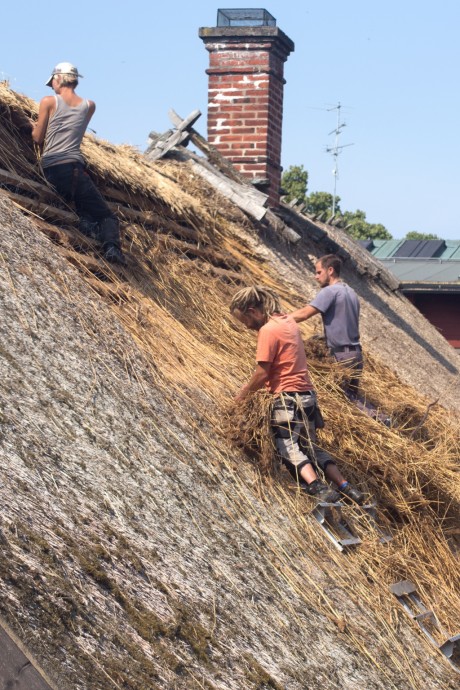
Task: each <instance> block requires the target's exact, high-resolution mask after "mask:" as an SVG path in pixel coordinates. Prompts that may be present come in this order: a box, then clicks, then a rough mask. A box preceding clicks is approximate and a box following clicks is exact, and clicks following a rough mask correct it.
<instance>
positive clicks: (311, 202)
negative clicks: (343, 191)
mask: <svg viewBox="0 0 460 690" xmlns="http://www.w3.org/2000/svg"><path fill="white" fill-rule="evenodd" d="M339 201H340V197H339V196H336V197H335V213H336V215H340V213H341V211H340V207H339ZM307 213H310V214H311V215H312V216H318V215H320V214H321V213H323V214H324V220H327V218H330V217H331V216H332V194H329V192H312V194H310V195H309V196H308V197H307Z"/></svg>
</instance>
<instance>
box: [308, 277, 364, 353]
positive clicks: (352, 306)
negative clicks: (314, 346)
mask: <svg viewBox="0 0 460 690" xmlns="http://www.w3.org/2000/svg"><path fill="white" fill-rule="evenodd" d="M310 306H311V307H315V309H318V311H319V312H321V316H322V319H323V325H324V333H325V335H326V340H327V344H328V346H329V347H332V348H334V347H341V346H344V345H359V300H358V297H357V296H356V292H355V291H354V290H353V288H351V287H350V286H349V285H347V284H346V283H343V282H342V281H340V282H338V283H334V285H326V287H323V288H321V290H320V291H319V292H318V294H317V295H316V297H315V298H314V299H313V300H312V301H311V302H310Z"/></svg>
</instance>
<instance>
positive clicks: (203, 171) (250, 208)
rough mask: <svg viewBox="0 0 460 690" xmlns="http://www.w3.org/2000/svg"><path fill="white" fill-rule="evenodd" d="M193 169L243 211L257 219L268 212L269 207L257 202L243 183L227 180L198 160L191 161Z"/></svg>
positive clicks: (260, 218)
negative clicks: (247, 191) (236, 183)
mask: <svg viewBox="0 0 460 690" xmlns="http://www.w3.org/2000/svg"><path fill="white" fill-rule="evenodd" d="M190 163H191V165H192V167H193V170H194V171H195V172H196V173H198V175H201V177H204V179H205V180H207V181H208V182H209V184H210V185H212V186H213V187H214V188H215V189H217V191H218V192H220V193H221V194H222V195H223V196H225V197H227V199H230V201H232V202H233V203H234V204H236V205H237V206H238V207H239V208H241V209H242V210H243V211H246V213H248V214H249V215H250V216H252V217H253V218H255V219H256V220H262V218H263V217H264V216H265V214H266V213H267V210H268V209H267V208H265V207H264V206H261V205H260V204H259V203H255V202H254V200H253V198H251V196H252V195H251V194H246V189H245V187H243V186H242V185H239V184H238V185H235V183H234V182H232V180H226V179H225V177H223V176H220V175H217V174H216V173H214V172H212V171H211V170H208V169H207V168H205V167H204V166H203V165H200V164H199V163H197V162H196V161H193V160H191V161H190Z"/></svg>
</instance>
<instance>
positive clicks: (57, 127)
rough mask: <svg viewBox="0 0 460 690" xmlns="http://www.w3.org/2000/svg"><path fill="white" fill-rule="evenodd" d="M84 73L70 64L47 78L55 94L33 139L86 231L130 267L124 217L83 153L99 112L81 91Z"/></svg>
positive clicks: (45, 103)
mask: <svg viewBox="0 0 460 690" xmlns="http://www.w3.org/2000/svg"><path fill="white" fill-rule="evenodd" d="M80 77H82V75H81V74H79V72H78V69H77V68H76V67H75V66H74V65H72V64H71V63H70V62H60V63H59V64H58V65H56V67H55V68H54V69H53V71H52V73H51V76H50V78H49V79H48V81H47V82H46V86H51V88H52V89H53V91H54V93H55V95H54V96H45V98H42V100H41V101H40V107H39V111H38V120H37V122H36V123H35V125H34V127H33V130H32V138H33V140H34V142H35V143H36V144H38V145H39V146H40V147H42V156H41V164H42V167H43V172H44V174H45V177H46V179H47V180H48V182H49V183H50V184H52V185H53V187H55V189H56V191H57V192H58V193H59V194H61V195H62V196H63V197H64V199H65V200H66V201H67V202H69V203H74V204H75V208H76V210H77V213H78V216H79V217H80V230H81V231H82V232H83V233H84V234H86V235H89V236H91V237H95V238H96V239H98V240H99V241H100V242H101V243H102V247H103V252H104V257H105V259H106V260H107V261H111V262H113V263H119V264H122V265H125V264H126V259H125V257H124V256H123V253H122V251H121V242H120V228H119V223H118V219H117V218H116V217H115V215H114V214H113V213H112V211H111V210H110V208H109V207H108V205H107V202H106V201H105V200H104V199H103V197H102V195H101V194H100V192H99V190H98V189H97V187H96V185H95V184H94V182H93V181H92V179H91V178H90V176H89V175H88V172H87V171H86V169H85V160H84V158H83V156H82V153H81V151H80V145H81V141H82V139H83V135H84V133H85V131H86V128H87V126H88V123H89V121H90V120H91V118H92V116H93V115H94V112H95V110H96V104H95V103H94V101H88V100H86V99H83V98H80V96H78V95H77V94H76V93H75V89H76V88H77V86H78V79H79V78H80Z"/></svg>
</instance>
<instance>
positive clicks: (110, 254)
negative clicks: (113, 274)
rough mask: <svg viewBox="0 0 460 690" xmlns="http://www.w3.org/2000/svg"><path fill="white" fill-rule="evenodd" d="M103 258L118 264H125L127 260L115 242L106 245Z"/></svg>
mask: <svg viewBox="0 0 460 690" xmlns="http://www.w3.org/2000/svg"><path fill="white" fill-rule="evenodd" d="M104 259H105V260H106V261H109V262H110V263H111V264H120V265H121V266H126V265H127V261H126V259H125V257H124V256H123V252H122V251H121V249H120V247H117V245H116V244H109V245H107V249H106V250H105V252H104Z"/></svg>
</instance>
